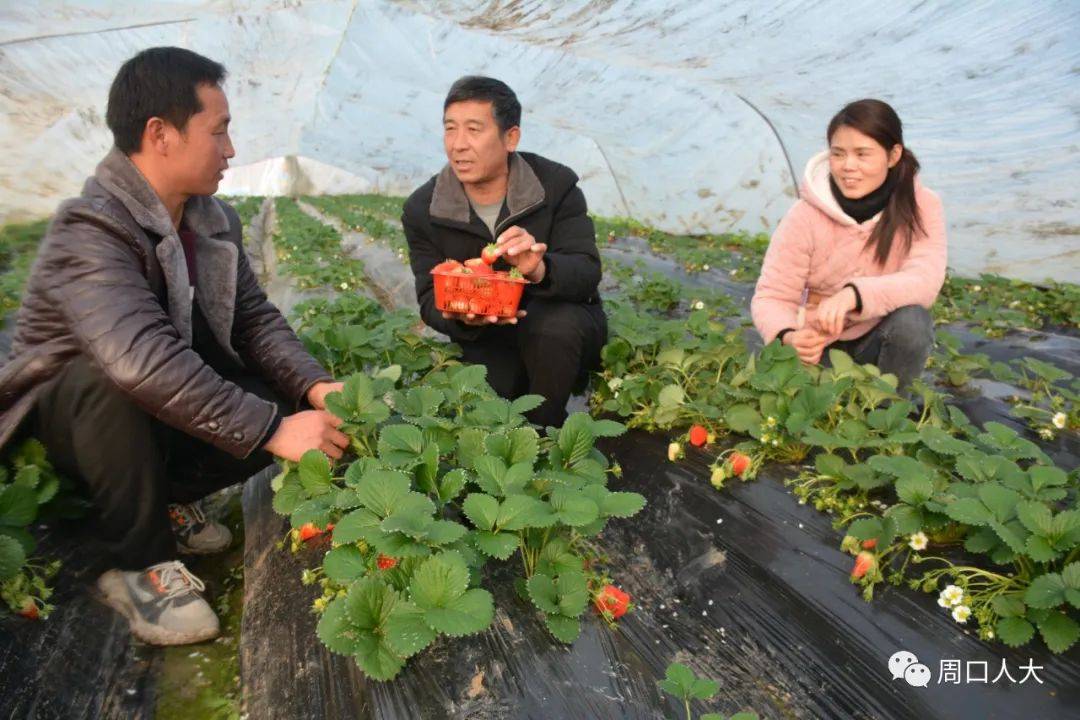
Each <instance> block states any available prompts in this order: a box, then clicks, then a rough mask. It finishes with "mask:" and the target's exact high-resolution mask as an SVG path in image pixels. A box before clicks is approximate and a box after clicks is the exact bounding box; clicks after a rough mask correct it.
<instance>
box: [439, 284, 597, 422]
mask: <svg viewBox="0 0 1080 720" xmlns="http://www.w3.org/2000/svg"><path fill="white" fill-rule="evenodd" d="M525 310H526V313H527V314H526V316H525V317H524V318H522V319H521V320H519V321H518V324H517V325H500V326H497V327H491V328H488V329H487V330H486V331H485V332H484V337H483V338H482V339H481V340H478V341H474V342H463V343H460V344H461V347H462V350H463V351H464V352H463V358H462V359H463V360H464V361H465V362H467V363H475V364H480V365H484V366H485V367H487V380H488V383H489V384H490V385H491V387H493V388H494V389H495V392H497V393H498V394H499V395H500V396H501V397H504V398H510V399H512V398H516V397H519V396H521V395H525V394H534V395H542V396H543V397H544V402H543V404H541V405H540V407H538V408H536V409H535V410H533V411H531V412H530V413H528V415H527V417H528V418H529V421H530V422H533V423H536V424H537V425H540V426H541V427H546V426H548V425H553V426H555V427H560V426H562V424H563V422H564V421H565V420H566V401H567V400H569V399H570V395H571V393H572V392H573V391H574V389H575V388H578V387H581V388H584V385H585V383H586V382H587V381H588V376H589V373H590V372H592V371H593V370H595V369H597V368H598V367H600V350H601V348H603V347H604V343H606V342H607V318H606V317H605V316H604V310H603V308H602V307H601V306H600V305H599V304H595V305H591V304H586V303H571V302H562V301H558V300H533V301H532V302H530V303H529V305H528V306H527V307H526V308H525Z"/></svg>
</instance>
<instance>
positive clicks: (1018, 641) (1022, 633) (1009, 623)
mask: <svg viewBox="0 0 1080 720" xmlns="http://www.w3.org/2000/svg"><path fill="white" fill-rule="evenodd" d="M995 627H996V630H997V636H998V637H999V638H1001V642H1003V643H1005V644H1006V645H1008V646H1009V647H1020V646H1021V645H1024V644H1026V643H1027V642H1028V641H1030V640H1031V638H1032V637H1034V636H1035V627H1034V626H1033V625H1032V624H1031V623H1029V622H1028V621H1027V620H1025V619H1024V618H1022V617H1003V618H1001V619H1000V620H998V623H997V625H996V626H995Z"/></svg>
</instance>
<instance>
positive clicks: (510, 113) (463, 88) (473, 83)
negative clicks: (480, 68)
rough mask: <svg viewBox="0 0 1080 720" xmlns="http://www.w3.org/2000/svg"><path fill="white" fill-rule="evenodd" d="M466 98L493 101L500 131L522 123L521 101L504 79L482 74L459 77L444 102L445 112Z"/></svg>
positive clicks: (493, 108) (492, 105) (492, 104)
mask: <svg viewBox="0 0 1080 720" xmlns="http://www.w3.org/2000/svg"><path fill="white" fill-rule="evenodd" d="M466 100H483V101H487V102H490V103H491V107H492V110H493V111H494V113H495V123H496V124H497V125H498V126H499V131H500V132H506V131H507V130H509V129H510V128H512V127H516V126H518V125H520V124H521V103H520V102H518V99H517V95H515V94H514V91H513V90H511V89H510V86H509V85H507V84H506V83H504V82H503V81H502V80H496V79H495V78H489V77H483V76H482V75H466V76H465V77H462V78H458V79H457V81H455V82H454V84H453V85H451V86H450V92H448V93H447V94H446V102H444V103H443V112H446V108H448V107H450V106H451V105H453V104H454V103H457V102H465V101H466Z"/></svg>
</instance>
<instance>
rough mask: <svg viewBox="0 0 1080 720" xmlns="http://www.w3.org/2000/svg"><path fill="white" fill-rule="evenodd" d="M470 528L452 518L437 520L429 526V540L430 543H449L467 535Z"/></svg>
mask: <svg viewBox="0 0 1080 720" xmlns="http://www.w3.org/2000/svg"><path fill="white" fill-rule="evenodd" d="M468 531H469V529H468V528H467V527H465V526H464V525H462V524H460V523H456V522H452V521H450V520H435V521H434V522H432V523H431V524H430V525H429V526H428V528H427V542H428V544H430V545H449V544H450V543H453V542H457V541H458V540H460V539H461V538H463V537H465V533H467V532H468Z"/></svg>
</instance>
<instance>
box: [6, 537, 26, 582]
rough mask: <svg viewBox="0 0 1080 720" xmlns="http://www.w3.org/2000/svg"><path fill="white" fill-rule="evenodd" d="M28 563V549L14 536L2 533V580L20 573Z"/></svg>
mask: <svg viewBox="0 0 1080 720" xmlns="http://www.w3.org/2000/svg"><path fill="white" fill-rule="evenodd" d="M25 563H26V551H25V550H23V546H22V545H21V544H20V543H19V542H18V541H17V540H15V539H14V538H12V537H8V536H7V535H0V581H3V580H9V579H10V578H13V577H15V576H16V575H18V574H19V570H20V569H21V568H22V566H23V565H24V564H25Z"/></svg>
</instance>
